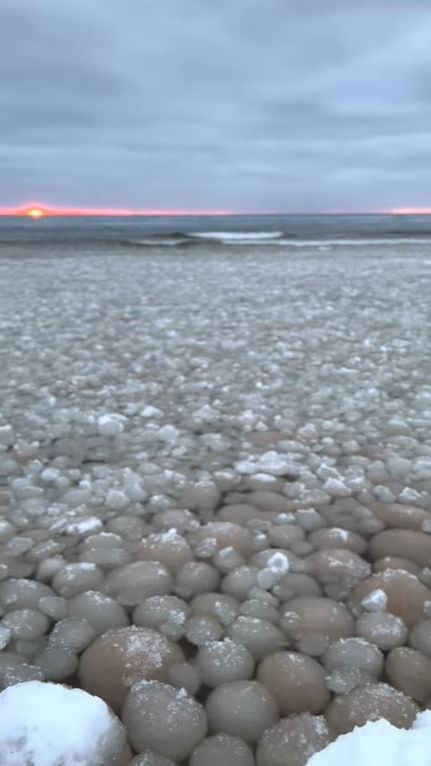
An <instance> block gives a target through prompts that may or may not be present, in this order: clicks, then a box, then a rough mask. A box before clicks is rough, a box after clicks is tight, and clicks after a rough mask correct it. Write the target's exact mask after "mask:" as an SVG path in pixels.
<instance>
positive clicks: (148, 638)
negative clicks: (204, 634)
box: [79, 626, 184, 711]
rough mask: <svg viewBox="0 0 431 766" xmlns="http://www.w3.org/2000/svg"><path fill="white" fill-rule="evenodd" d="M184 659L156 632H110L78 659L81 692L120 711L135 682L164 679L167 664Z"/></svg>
mask: <svg viewBox="0 0 431 766" xmlns="http://www.w3.org/2000/svg"><path fill="white" fill-rule="evenodd" d="M183 659H184V657H183V653H182V651H181V649H180V648H179V647H178V646H177V645H176V644H174V643H173V642H171V641H169V640H168V639H167V638H165V637H164V636H162V634H161V633H158V632H157V631H155V630H150V629H149V628H140V627H136V626H131V627H128V628H119V629H118V630H110V631H108V632H107V633H105V634H104V635H102V636H100V638H98V639H96V641H94V643H93V644H91V646H89V647H88V649H86V650H85V652H84V654H83V655H82V656H81V659H80V664H79V679H80V682H81V684H82V686H83V688H84V689H87V690H88V691H89V692H91V693H94V694H97V695H98V696H99V697H102V699H104V700H105V701H106V702H107V703H108V704H109V705H110V706H111V707H112V708H113V709H114V710H116V711H117V710H119V709H120V708H121V705H122V703H123V702H124V699H125V697H126V695H127V692H128V689H129V688H130V686H131V685H132V684H133V683H134V682H135V681H140V680H142V679H144V678H146V679H156V680H162V681H163V680H165V679H166V677H167V671H168V668H169V666H170V665H172V664H173V663H176V662H181V661H182V660H183Z"/></svg>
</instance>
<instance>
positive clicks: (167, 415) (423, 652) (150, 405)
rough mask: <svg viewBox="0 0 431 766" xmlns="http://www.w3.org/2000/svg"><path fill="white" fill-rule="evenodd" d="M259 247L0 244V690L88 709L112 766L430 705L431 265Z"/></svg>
mask: <svg viewBox="0 0 431 766" xmlns="http://www.w3.org/2000/svg"><path fill="white" fill-rule="evenodd" d="M274 231H275V229H274V227H273V231H272V232H267V233H266V235H265V237H263V238H262V237H260V238H259V237H256V236H254V237H250V232H248V233H247V232H242V233H241V232H239V234H238V233H237V235H236V238H235V236H232V232H231V233H230V236H227V235H226V236H225V237H224V238H223V237H220V234H218V236H217V237H215V236H209V235H206V236H204V237H201V241H196V242H194V243H193V245H192V246H190V243H189V242H187V243H184V242H178V236H177V235H175V237H173V238H172V242H171V243H170V244H169V243H168V242H167V239H166V236H165V238H164V240H163V242H157V241H154V239H153V240H151V237H150V241H148V240H149V236H146V237H144V238H143V237H142V236H139V237H134V238H133V242H132V241H129V242H123V244H121V245H120V244H118V243H113V242H109V241H107V242H105V243H101V242H99V241H97V242H96V241H95V242H93V243H92V242H89V241H87V242H81V243H74V242H73V240H70V241H68V242H63V243H61V242H58V241H57V242H56V241H54V240H53V241H52V242H51V243H49V244H45V245H44V244H43V243H42V242H38V241H35V243H33V244H32V243H30V242H27V241H17V240H16V241H11V242H9V243H7V242H4V243H3V244H2V245H1V246H0V291H1V300H0V337H1V344H0V400H1V402H2V406H1V414H0V617H1V619H0V689H7V688H9V687H10V686H13V685H15V684H17V683H21V682H28V681H48V682H54V683H59V682H60V683H65V684H68V685H70V686H72V687H76V688H78V689H82V690H84V691H86V692H89V693H90V694H93V695H97V696H98V697H100V698H101V699H102V700H104V702H106V703H107V704H108V705H109V706H110V707H111V708H112V710H113V711H114V712H115V714H116V715H117V716H119V717H120V718H121V719H122V722H123V725H124V726H125V729H121V726H120V725H119V724H118V722H116V726H118V727H119V728H118V731H120V729H121V732H122V733H121V734H118V732H117V734H116V735H115V737H117V739H116V744H115V746H114V745H113V744H112V743H111V744H109V743H108V745H109V747H108V745H107V748H108V750H107V751H106V752H107V755H106V757H105V761H104V762H103V763H104V765H105V764H106V766H111V764H112V766H123V764H128V763H129V761H130V758H131V756H132V753H133V754H135V760H134V761H133V764H135V765H136V766H144V764H145V766H169V764H172V763H178V764H180V763H181V764H190V766H213V764H214V763H220V762H223V761H224V762H226V763H229V764H231V766H253V764H257V766H305V764H306V762H307V760H308V758H309V757H311V756H312V755H313V754H314V753H316V752H318V751H320V750H322V749H323V748H325V747H326V746H327V745H328V744H329V743H330V742H331V741H332V740H333V739H334V738H335V737H336V736H338V735H340V734H344V733H346V732H349V731H351V730H352V729H353V728H354V727H355V726H357V725H362V724H364V723H366V721H367V720H377V719H380V718H383V719H386V720H387V721H388V722H389V723H391V724H393V725H395V726H397V727H404V728H410V727H411V726H412V724H413V722H414V720H415V718H416V716H417V714H418V713H419V712H420V711H421V710H424V709H426V708H427V707H428V706H429V703H430V699H431V492H430V490H431V440H430V427H431V344H430V326H431V323H430V319H431V314H430V301H429V295H430V293H431V244H430V242H429V241H428V240H427V239H426V238H421V237H417V238H412V237H409V236H406V237H402V236H401V235H400V236H399V237H398V238H390V237H388V235H384V236H380V235H379V236H378V237H377V236H374V235H373V237H371V238H370V237H369V238H368V240H367V239H359V238H356V239H355V240H352V238H351V237H347V238H346V237H344V238H343V240H342V241H340V240H338V241H333V238H330V237H329V238H328V237H327V238H326V239H317V240H316V239H313V238H309V239H310V241H308V242H307V241H302V240H301V241H296V243H292V242H290V243H289V242H287V243H286V241H285V239H286V238H285V237H283V235H282V234H280V235H277V236H276V235H275V234H274ZM151 236H153V235H151ZM36 239H37V238H36ZM183 239H184V237H183ZM142 240H144V241H142ZM280 240H281V241H280ZM0 699H1V695H0ZM104 720H105V719H104ZM116 731H117V730H116ZM7 736H8V735H7V733H6V734H5V733H4V732H2V731H1V730H0V743H2V744H3V745H4V747H9V748H11V747H12V746H13V747H15V748H17V747H19V744H16V743H15V744H13V745H11V743H10V741H9V740H8V739H7ZM2 737H3V740H2V739H1V738H2ZM115 737H114V739H115ZM121 737H123V739H121ZM5 738H6V739H5ZM125 738H127V741H128V745H127V744H126V745H125V744H124V742H125ZM123 740H124V741H123ZM111 745H112V747H111ZM110 747H111V750H109V748H110ZM128 747H130V750H128ZM10 752H12V750H11V751H10ZM17 752H18V751H17ZM29 752H30V751H29ZM17 757H18V756H17ZM92 757H93V756H92ZM316 757H317V756H316ZM94 758H96V755H94ZM15 763H18V760H17V761H14V760H12V756H11V758H10V760H9V761H8V760H6V761H5V766H10V764H11V765H14V764H15ZM41 763H42V762H41ZM47 763H49V762H48V761H47ZM66 763H67V764H69V761H66ZM70 763H71V764H72V763H74V761H72V760H71V761H70ZM93 763H94V764H97V763H98V761H97V760H94V761H93V760H88V764H93ZM316 763H317V761H316Z"/></svg>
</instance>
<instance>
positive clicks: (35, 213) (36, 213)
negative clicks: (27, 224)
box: [25, 207, 45, 218]
mask: <svg viewBox="0 0 431 766" xmlns="http://www.w3.org/2000/svg"><path fill="white" fill-rule="evenodd" d="M25 215H27V216H28V217H29V218H43V217H44V215H45V211H44V210H42V209H41V208H40V207H30V208H29V209H28V210H26V211H25Z"/></svg>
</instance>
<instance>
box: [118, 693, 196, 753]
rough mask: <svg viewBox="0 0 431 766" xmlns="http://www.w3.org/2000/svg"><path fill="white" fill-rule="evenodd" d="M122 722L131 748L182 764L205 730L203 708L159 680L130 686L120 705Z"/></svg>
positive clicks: (184, 694)
mask: <svg viewBox="0 0 431 766" xmlns="http://www.w3.org/2000/svg"><path fill="white" fill-rule="evenodd" d="M122 719H123V721H124V723H125V725H126V727H127V731H128V734H129V739H130V742H131V743H132V746H133V748H134V749H135V750H136V751H138V752H140V751H142V750H144V749H145V748H148V747H149V748H151V749H152V750H154V751H155V752H156V753H160V755H164V756H165V757H166V758H172V759H173V760H175V761H181V760H182V759H183V758H187V757H188V756H189V755H190V753H191V752H192V750H193V749H194V748H195V747H196V745H198V744H199V742H201V741H202V739H203V738H204V737H205V734H206V731H207V719H206V715H205V711H204V708H203V707H202V705H200V704H199V702H196V700H195V699H194V698H193V697H191V696H190V695H189V694H187V692H186V691H185V689H176V688H175V687H174V686H171V685H170V684H164V683H160V682H159V681H138V682H137V683H135V684H133V686H132V687H131V689H130V692H129V694H128V696H127V698H126V701H125V703H124V705H123V711H122Z"/></svg>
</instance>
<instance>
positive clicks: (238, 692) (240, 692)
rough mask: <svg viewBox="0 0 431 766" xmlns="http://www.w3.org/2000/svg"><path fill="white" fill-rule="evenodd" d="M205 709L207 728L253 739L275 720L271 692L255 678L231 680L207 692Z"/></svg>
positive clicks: (276, 716) (249, 739)
mask: <svg viewBox="0 0 431 766" xmlns="http://www.w3.org/2000/svg"><path fill="white" fill-rule="evenodd" d="M206 711H207V715H208V723H209V727H210V730H211V731H212V732H214V733H217V732H224V733H225V734H232V735H233V736H234V737H241V739H244V740H245V741H246V742H250V743H253V742H256V741H257V740H258V739H259V737H260V736H261V735H262V734H263V732H264V731H265V729H267V728H268V727H269V726H273V725H274V723H275V722H276V721H277V720H278V709H277V703H276V701H275V698H274V696H273V694H271V692H270V691H269V690H268V689H267V688H266V687H265V686H264V685H263V684H261V683H259V682H258V681H231V682H229V683H225V684H221V685H220V686H218V687H217V688H216V689H214V691H213V692H211V694H210V695H209V697H208V699H207V702H206Z"/></svg>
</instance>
